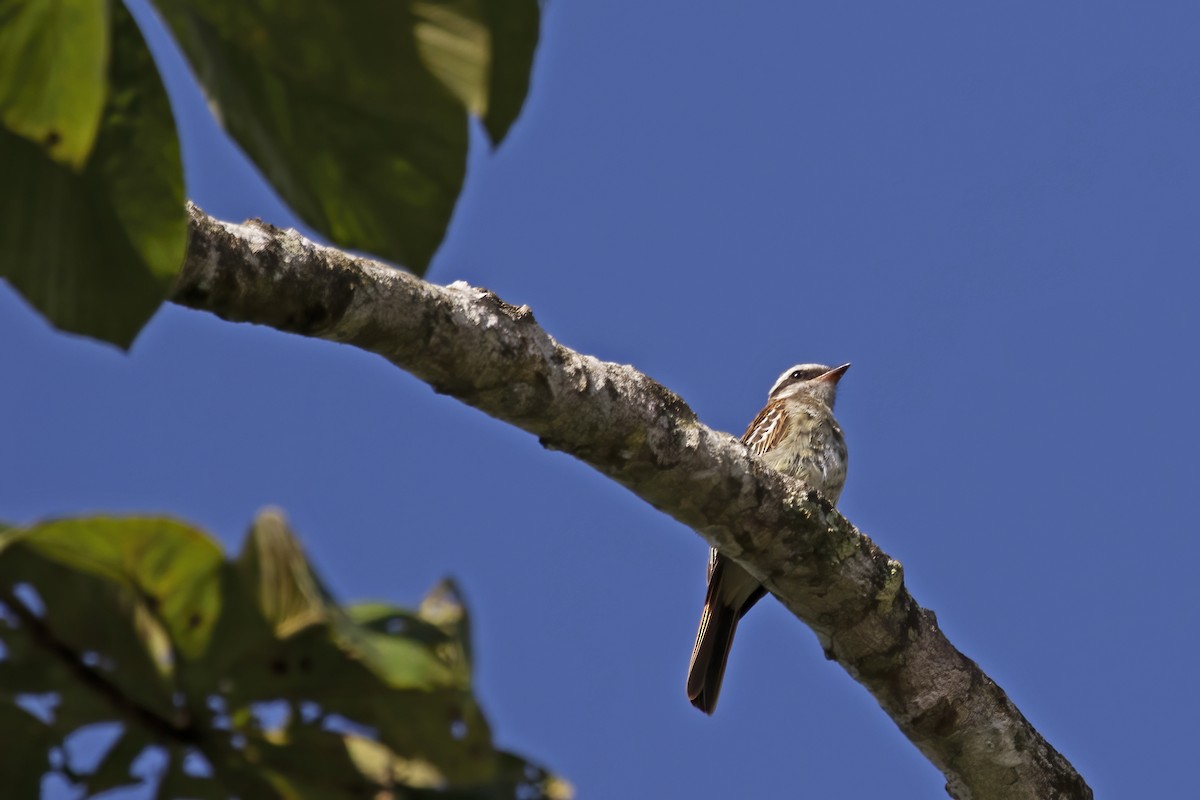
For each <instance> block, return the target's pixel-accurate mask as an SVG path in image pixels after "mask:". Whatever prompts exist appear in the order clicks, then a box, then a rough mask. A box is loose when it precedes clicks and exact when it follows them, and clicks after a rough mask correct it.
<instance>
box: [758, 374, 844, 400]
mask: <svg viewBox="0 0 1200 800" xmlns="http://www.w3.org/2000/svg"><path fill="white" fill-rule="evenodd" d="M848 369H850V365H849V364H842V365H841V366H840V367H827V366H825V365H824V364H797V365H796V366H794V367H789V368H788V369H786V370H784V373H783V374H782V375H780V376H779V380H777V381H775V385H774V386H772V387H771V394H770V395H768V398H767V399H768V400H784V399H787V398H789V397H798V396H800V395H808V396H810V397H815V398H816V399H818V400H821V401H822V402H823V403H825V405H827V406H829V407H830V408H833V399H834V397H835V396H836V395H837V383H838V381H839V380H841V378H842V375H844V374H845V373H846V370H848Z"/></svg>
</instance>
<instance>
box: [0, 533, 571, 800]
mask: <svg viewBox="0 0 1200 800" xmlns="http://www.w3.org/2000/svg"><path fill="white" fill-rule="evenodd" d="M0 646H2V649H0V652H3V654H4V656H3V658H0V745H3V746H0V777H4V778H5V780H6V781H8V780H11V781H13V783H12V784H11V785H15V786H30V785H36V782H35V783H29V781H32V780H33V778H30V777H29V775H28V774H27V773H29V772H30V771H32V772H33V773H35V774H36V775H40V773H41V772H42V771H44V770H45V769H46V766H45V765H46V764H47V761H46V753H47V752H48V750H50V749H52V748H55V747H58V746H61V743H62V741H63V740H64V739H65V737H67V736H68V735H70V734H71V732H72V731H75V730H77V729H78V728H79V727H81V726H84V725H89V724H92V723H96V722H104V721H119V722H122V723H123V726H124V727H123V729H122V730H121V732H120V735H119V736H118V737H117V739H116V740H115V741H114V743H113V745H112V746H111V748H110V749H109V751H108V752H107V753H106V754H105V756H104V757H103V758H102V759H101V760H100V762H99V763H98V765H97V766H96V768H95V769H93V770H91V771H90V772H88V773H87V774H84V775H76V774H74V773H66V774H65V775H64V777H66V778H68V779H72V780H75V781H76V782H77V783H78V784H79V785H80V786H83V787H85V788H86V789H87V790H88V791H91V792H102V791H105V790H106V789H109V788H112V787H114V786H120V785H123V784H126V783H129V782H131V781H132V778H131V777H130V772H129V767H130V764H131V763H132V761H133V760H134V759H135V758H136V757H137V755H138V754H139V753H141V752H142V751H143V750H144V749H145V748H146V747H147V746H148V745H151V744H153V745H157V746H159V747H165V748H166V750H167V752H168V764H167V766H166V767H165V768H164V770H163V773H162V775H161V776H160V780H159V783H158V795H159V796H161V797H175V796H188V797H224V796H229V795H231V794H233V795H238V796H244V797H264V798H269V797H284V798H312V800H338V799H340V798H345V800H352V799H353V798H357V797H368V796H378V795H380V793H381V792H385V791H391V792H393V796H396V797H418V796H421V797H423V796H426V794H425V793H426V792H435V791H436V792H437V793H438V794H437V795H436V796H439V797H461V798H501V797H505V798H515V797H521V798H525V797H528V798H531V799H532V798H539V797H545V798H561V797H567V796H569V786H568V785H567V784H565V783H564V782H562V781H561V780H559V779H557V778H554V777H553V776H552V775H550V774H549V773H547V772H545V771H544V770H542V769H541V768H539V767H537V766H536V765H534V764H530V763H529V762H527V761H525V760H524V759H521V758H519V757H517V756H514V755H511V754H508V753H505V752H502V751H500V750H497V749H496V748H495V746H494V744H493V742H492V738H491V732H490V729H489V727H488V724H487V720H486V719H485V718H484V716H483V713H482V711H481V710H480V709H479V706H478V703H477V702H476V700H475V698H474V696H473V695H472V693H471V667H470V653H471V650H470V641H469V623H468V615H467V611H466V607H465V605H464V604H463V602H462V599H461V596H460V594H459V592H458V590H457V588H456V587H455V586H454V585H453V584H452V583H450V582H443V583H442V584H439V585H438V586H437V587H435V588H434V590H433V591H432V592H430V594H429V595H428V596H427V597H426V598H425V600H424V601H423V602H422V603H421V606H420V608H419V609H418V610H417V611H415V612H414V611H407V610H404V609H399V608H392V607H390V606H385V605H382V604H369V605H367V604H364V605H359V606H355V607H353V608H351V609H349V610H345V609H343V608H341V607H340V606H339V605H338V604H337V603H336V602H335V601H334V599H333V598H332V597H331V596H330V594H329V593H328V591H327V590H326V589H325V588H324V585H323V584H322V582H321V580H320V578H319V577H318V576H317V574H316V572H315V570H313V568H312V566H311V565H310V564H309V563H308V561H307V559H306V558H305V557H304V554H303V550H302V548H301V547H300V544H299V542H298V541H297V540H296V538H295V537H294V536H293V534H292V533H291V531H290V530H289V529H288V527H287V525H286V523H285V521H284V520H283V517H282V515H281V514H279V513H278V512H275V511H269V512H266V513H264V514H263V515H261V516H260V518H259V519H258V520H257V521H256V522H255V524H254V526H253V528H252V531H251V534H250V536H248V537H247V542H246V545H245V547H244V548H243V551H242V555H241V556H240V557H239V559H238V561H237V562H230V561H227V560H226V559H224V557H223V556H222V555H221V553H220V551H219V549H218V548H217V546H216V545H215V544H214V543H213V542H212V541H211V540H210V539H208V538H207V537H206V536H204V535H203V534H201V533H199V532H198V531H196V530H194V529H192V528H189V527H188V526H186V525H183V524H181V523H178V522H175V521H172V520H166V519H145V518H140V519H110V518H91V519H73V520H61V521H56V522H50V523H46V524H43V525H37V526H34V527H31V528H27V529H19V528H14V529H8V530H3V531H0ZM31 696H39V697H51V698H53V699H54V703H53V711H52V713H51V715H50V719H49V721H43V720H39V719H37V718H35V717H33V716H31V715H29V714H27V713H26V712H25V711H23V710H22V709H21V708H19V707H18V705H17V704H18V703H20V702H22V701H23V698H28V697H31ZM271 708H274V709H275V710H274V712H271V711H269V709H271ZM6 720H7V723H6V722H5V721H6ZM6 728H11V729H12V730H13V731H14V732H15V733H14V735H15V736H18V737H20V741H16V740H14V741H12V742H10V741H8V739H6V738H5V735H4V733H3V730H5V729H6ZM10 746H11V747H10ZM10 754H13V755H16V754H19V755H20V758H21V763H20V764H14V763H11V762H9V761H8V759H9V758H10ZM195 755H202V756H203V758H204V759H205V760H206V761H207V763H208V764H209V766H210V768H211V774H208V775H205V774H199V775H198V774H194V773H193V771H191V770H189V769H187V768H186V764H187V760H188V758H189V757H191V756H195ZM22 765H24V768H23V769H22ZM4 785H6V786H8V785H10V784H8V783H7V782H6V783H5V784H4ZM428 796H430V797H432V796H434V795H433V794H430V795H428Z"/></svg>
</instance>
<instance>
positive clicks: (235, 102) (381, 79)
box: [155, 0, 538, 273]
mask: <svg viewBox="0 0 1200 800" xmlns="http://www.w3.org/2000/svg"><path fill="white" fill-rule="evenodd" d="M155 2H156V5H158V7H159V8H160V9H161V10H162V12H163V15H164V17H165V19H166V20H167V22H168V24H169V25H170V27H171V29H172V31H173V32H174V33H175V36H176V38H177V39H178V40H179V42H180V44H181V45H182V47H183V49H184V52H185V53H186V54H187V57H188V59H189V61H191V63H192V66H193V68H194V69H195V71H196V73H197V76H198V77H199V79H200V81H201V83H202V84H203V85H204V86H205V88H206V90H207V93H208V95H209V99H210V104H211V105H212V107H213V108H214V110H215V111H216V113H217V115H218V118H219V119H220V120H221V121H222V124H224V125H225V127H226V129H227V130H228V131H229V132H230V134H232V136H233V137H234V138H235V139H236V140H237V141H238V142H239V144H241V146H242V147H243V148H244V149H245V151H246V153H247V154H248V155H249V156H250V158H252V159H253V160H254V161H255V163H256V164H257V165H258V166H259V168H260V169H261V170H262V172H263V174H264V175H265V176H266V178H267V180H269V181H270V182H271V184H272V185H273V186H274V187H275V188H276V189H277V190H278V191H279V193H280V195H281V196H282V197H283V199H284V200H285V201H286V202H287V203H288V205H290V206H291V208H292V209H293V210H294V211H295V212H296V213H297V215H299V216H300V218H301V219H303V220H304V221H305V222H306V223H307V224H309V225H311V226H312V227H313V228H314V229H316V230H317V231H319V232H320V233H322V234H323V235H325V236H328V237H329V238H330V239H331V240H332V241H333V242H335V243H337V244H338V245H341V246H343V247H349V248H354V249H357V250H365V251H368V252H372V253H376V254H379V255H381V256H383V257H385V258H387V259H390V260H392V261H396V262H398V263H401V264H404V265H406V266H407V267H409V268H410V269H413V270H414V271H416V272H418V273H421V272H424V270H425V268H426V267H427V266H428V264H429V260H430V259H431V258H432V256H433V253H434V251H435V250H436V249H437V247H438V245H439V244H440V243H441V240H442V237H443V236H444V235H445V231H446V226H447V225H448V223H449V220H450V215H451V213H452V212H453V210H454V204H455V202H456V200H457V198H458V194H459V192H460V190H461V188H462V183H463V176H464V174H465V162H466V155H467V112H468V110H472V111H474V112H475V113H478V114H484V113H486V114H487V117H486V119H487V121H488V128H489V130H490V131H491V132H492V134H493V136H496V135H497V134H498V135H500V136H502V135H503V133H504V131H506V130H507V128H508V125H509V124H510V123H511V121H512V118H513V117H515V116H516V113H517V111H518V110H519V109H520V106H521V102H522V101H523V99H524V95H525V89H526V87H527V81H528V72H529V66H530V64H531V62H532V52H533V46H534V44H536V36H537V32H536V27H537V25H536V20H537V13H538V12H537V4H536V0H504V2H502V3H499V4H498V5H501V6H510V5H511V6H513V7H514V8H520V9H521V13H519V14H515V15H514V17H513V19H509V18H508V17H507V16H506V17H504V20H503V23H502V24H496V25H495V26H493V27H489V26H490V25H491V22H492V19H491V17H490V16H487V15H485V14H484V13H482V11H481V8H480V6H479V4H478V2H477V0H455V1H454V2H447V1H445V0H441V1H439V0H397V2H388V3H359V4H354V5H353V6H347V5H344V4H338V3H316V4H313V3H292V2H285V0H155ZM530 19H532V20H533V25H532V29H531V28H530V25H529V20H530ZM514 20H516V22H514ZM518 23H519V24H518ZM510 39H511V40H513V41H510ZM501 57H503V58H504V59H505V61H504V62H503V63H501V62H500V61H499V60H498V59H500V58H501ZM493 91H495V92H496V93H497V95H498V96H497V97H495V98H493V97H492V96H491V94H492V92H493ZM492 107H494V108H495V111H493V110H492Z"/></svg>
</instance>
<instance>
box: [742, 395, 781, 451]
mask: <svg viewBox="0 0 1200 800" xmlns="http://www.w3.org/2000/svg"><path fill="white" fill-rule="evenodd" d="M787 419H788V414H787V409H786V408H785V407H784V404H783V403H782V402H780V401H773V402H770V403H767V404H766V405H765V406H763V410H762V411H760V412H758V416H757V417H755V418H754V421H753V422H751V423H750V427H748V428H746V432H745V433H743V434H742V443H743V444H745V445H746V446H747V447H749V448H750V452H751V453H754V455H756V456H761V455H762V454H763V453H765V452H767V451H768V450H770V449H771V448H772V447H774V446H775V445H777V444H779V442H780V440H781V439H783V432H784V430H785V429H786V428H787Z"/></svg>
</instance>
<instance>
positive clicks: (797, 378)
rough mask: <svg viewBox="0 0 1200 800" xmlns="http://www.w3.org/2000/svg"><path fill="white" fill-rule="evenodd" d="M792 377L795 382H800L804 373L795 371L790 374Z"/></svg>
mask: <svg viewBox="0 0 1200 800" xmlns="http://www.w3.org/2000/svg"><path fill="white" fill-rule="evenodd" d="M792 377H793V378H795V379H796V380H800V379H801V378H803V377H804V373H803V372H801V371H800V370H796V371H795V372H793V373H792Z"/></svg>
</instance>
